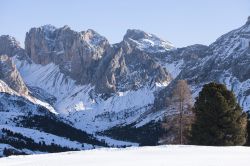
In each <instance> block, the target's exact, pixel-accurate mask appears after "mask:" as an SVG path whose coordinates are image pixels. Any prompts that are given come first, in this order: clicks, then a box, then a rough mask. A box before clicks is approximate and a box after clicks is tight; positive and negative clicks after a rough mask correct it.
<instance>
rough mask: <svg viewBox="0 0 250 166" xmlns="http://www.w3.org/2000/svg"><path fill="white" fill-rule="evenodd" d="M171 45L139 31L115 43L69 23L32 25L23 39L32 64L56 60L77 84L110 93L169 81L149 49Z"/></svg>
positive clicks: (162, 48) (165, 72) (129, 32)
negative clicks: (68, 24)
mask: <svg viewBox="0 0 250 166" xmlns="http://www.w3.org/2000/svg"><path fill="white" fill-rule="evenodd" d="M171 48H173V47H172V46H171V44H170V43H169V42H165V41H163V40H161V39H160V38H158V37H156V36H155V35H152V34H147V33H145V32H143V31H139V30H128V31H127V33H126V35H125V36H124V40H123V41H122V42H121V43H119V44H114V45H110V44H109V43H108V41H107V40H106V39H105V38H104V37H102V36H101V35H99V34H98V33H96V32H95V31H93V30H87V31H83V32H75V31H73V30H71V29H70V28H69V27H68V26H64V27H62V28H58V29H57V28H55V27H53V26H51V25H46V26H42V27H40V28H32V29H31V30H30V31H29V32H28V33H27V35H26V39H25V50H26V51H27V53H28V55H29V56H30V58H31V59H32V60H33V61H34V62H35V63H38V64H42V65H46V64H48V63H55V64H56V65H59V66H60V69H61V71H62V72H63V73H64V74H66V75H69V76H71V78H73V79H74V80H76V81H77V82H78V83H80V84H89V83H90V84H92V85H94V86H96V91H97V92H98V93H105V94H109V95H110V94H111V93H115V92H117V91H127V90H132V89H138V88H140V87H143V86H144V85H145V84H153V83H156V82H158V83H163V82H164V83H166V82H170V80H171V76H170V75H169V73H168V72H167V71H166V70H165V69H163V68H162V67H161V66H160V65H159V64H158V63H156V61H155V60H154V58H152V57H151V56H150V52H162V51H166V50H169V49H171Z"/></svg>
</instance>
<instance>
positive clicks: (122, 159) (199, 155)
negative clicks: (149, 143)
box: [0, 145, 250, 166]
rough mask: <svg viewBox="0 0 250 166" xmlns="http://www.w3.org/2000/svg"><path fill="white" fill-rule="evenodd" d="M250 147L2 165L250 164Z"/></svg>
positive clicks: (48, 157)
mask: <svg viewBox="0 0 250 166" xmlns="http://www.w3.org/2000/svg"><path fill="white" fill-rule="evenodd" d="M249 155H250V148H249V147H206V146H178V145H170V146H156V147H140V148H126V149H95V150H87V151H81V152H66V153H54V154H41V155H30V156H11V157H8V158H1V159H0V165H1V166H10V165H11V166H14V165H19V166H22V165H23V166H29V165H36V166H39V165H43V166H47V165H53V166H55V165H60V166H63V165H65V166H68V165H86V166H99V165H100V166H106V165H107V166H118V165H119V166H128V165H129V166H133V165H134V166H139V165H143V166H152V165H155V166H235V165H240V166H249V163H250V161H249Z"/></svg>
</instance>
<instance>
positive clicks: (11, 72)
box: [0, 55, 28, 95]
mask: <svg viewBox="0 0 250 166" xmlns="http://www.w3.org/2000/svg"><path fill="white" fill-rule="evenodd" d="M0 80H2V81H4V82H5V83H6V84H7V85H8V86H9V87H10V88H12V89H13V90H15V91H16V92H18V93H19V94H22V95H27V94H28V88H27V87H26V85H25V83H24V82H23V80H22V77H21V76H20V74H19V72H18V71H17V69H16V66H15V65H14V64H13V62H12V60H11V58H10V57H9V56H7V55H0Z"/></svg>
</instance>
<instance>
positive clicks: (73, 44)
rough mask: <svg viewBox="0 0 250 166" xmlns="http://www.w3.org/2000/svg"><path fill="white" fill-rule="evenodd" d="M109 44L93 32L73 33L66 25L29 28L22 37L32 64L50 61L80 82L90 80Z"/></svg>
mask: <svg viewBox="0 0 250 166" xmlns="http://www.w3.org/2000/svg"><path fill="white" fill-rule="evenodd" d="M108 47H110V45H109V43H108V41H107V40H106V39H105V38H104V37H102V36H100V35H99V34H97V33H96V32H95V31H93V30H87V31H83V32H75V31H73V30H71V29H70V28H69V27H68V26H64V27H62V28H59V29H56V28H55V27H53V26H50V25H46V26H43V27H40V28H32V29H31V30H30V31H29V32H28V33H27V34H26V39H25V50H26V51H27V53H28V55H29V56H30V57H31V59H32V60H33V61H34V62H35V63H38V64H42V65H46V64H48V63H51V62H53V63H55V64H57V65H59V66H60V68H61V70H62V72H64V73H66V74H68V75H70V76H71V77H72V78H73V79H75V80H76V81H77V82H79V83H83V84H88V83H90V82H91V80H92V77H93V75H94V72H95V69H96V66H97V65H98V63H99V60H100V59H101V58H102V56H103V55H104V52H105V50H106V49H107V48H108Z"/></svg>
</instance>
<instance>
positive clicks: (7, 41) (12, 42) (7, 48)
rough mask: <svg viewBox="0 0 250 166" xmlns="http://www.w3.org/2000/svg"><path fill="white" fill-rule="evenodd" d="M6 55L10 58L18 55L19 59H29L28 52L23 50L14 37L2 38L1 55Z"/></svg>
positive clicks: (6, 36) (0, 39)
mask: <svg viewBox="0 0 250 166" xmlns="http://www.w3.org/2000/svg"><path fill="white" fill-rule="evenodd" d="M3 54H6V55H8V56H10V57H13V56H15V55H18V58H21V59H22V58H27V54H26V52H25V51H24V50H23V48H21V46H20V43H19V42H18V41H17V40H16V39H15V38H14V37H12V36H9V35H2V36H0V55H3Z"/></svg>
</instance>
